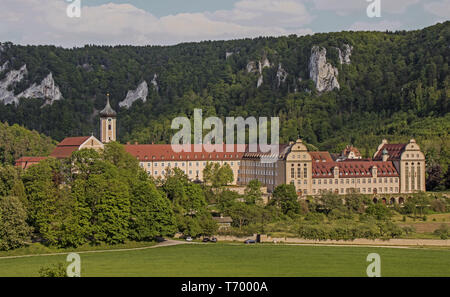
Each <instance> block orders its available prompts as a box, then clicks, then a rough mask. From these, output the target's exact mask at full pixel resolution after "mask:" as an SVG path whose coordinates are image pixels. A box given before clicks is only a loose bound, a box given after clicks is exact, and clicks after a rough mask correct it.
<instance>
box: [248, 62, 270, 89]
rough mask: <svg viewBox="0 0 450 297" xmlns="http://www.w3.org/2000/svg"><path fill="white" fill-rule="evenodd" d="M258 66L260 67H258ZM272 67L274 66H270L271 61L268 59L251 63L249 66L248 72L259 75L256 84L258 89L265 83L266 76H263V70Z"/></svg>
mask: <svg viewBox="0 0 450 297" xmlns="http://www.w3.org/2000/svg"><path fill="white" fill-rule="evenodd" d="M257 65H258V66H257ZM270 67H272V64H270V61H269V59H267V57H264V58H263V59H262V61H258V62H255V61H250V62H249V63H248V64H247V72H248V73H258V74H259V76H258V82H257V83H256V87H257V88H259V87H260V86H261V85H262V84H263V83H264V76H263V70H264V68H270Z"/></svg>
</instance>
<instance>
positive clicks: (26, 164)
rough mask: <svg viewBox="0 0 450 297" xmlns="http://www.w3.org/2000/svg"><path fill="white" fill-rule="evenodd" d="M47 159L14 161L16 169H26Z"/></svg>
mask: <svg viewBox="0 0 450 297" xmlns="http://www.w3.org/2000/svg"><path fill="white" fill-rule="evenodd" d="M47 158H48V157H21V158H19V159H17V160H16V167H21V168H22V169H27V168H28V167H30V166H32V165H35V164H38V163H39V162H41V161H43V160H45V159H47Z"/></svg>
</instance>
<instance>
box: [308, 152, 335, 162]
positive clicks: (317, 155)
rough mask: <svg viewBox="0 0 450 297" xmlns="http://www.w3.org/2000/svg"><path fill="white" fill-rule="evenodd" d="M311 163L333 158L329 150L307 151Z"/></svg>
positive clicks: (330, 160)
mask: <svg viewBox="0 0 450 297" xmlns="http://www.w3.org/2000/svg"><path fill="white" fill-rule="evenodd" d="M309 155H310V156H311V158H312V161H313V163H316V162H333V158H331V155H330V153H329V152H309Z"/></svg>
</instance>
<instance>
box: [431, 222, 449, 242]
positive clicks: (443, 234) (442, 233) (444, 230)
mask: <svg viewBox="0 0 450 297" xmlns="http://www.w3.org/2000/svg"><path fill="white" fill-rule="evenodd" d="M434 234H435V235H438V236H439V237H440V238H441V239H444V240H445V239H447V238H448V237H449V235H450V229H449V227H448V225H447V224H442V225H441V226H440V227H439V228H438V229H436V230H434Z"/></svg>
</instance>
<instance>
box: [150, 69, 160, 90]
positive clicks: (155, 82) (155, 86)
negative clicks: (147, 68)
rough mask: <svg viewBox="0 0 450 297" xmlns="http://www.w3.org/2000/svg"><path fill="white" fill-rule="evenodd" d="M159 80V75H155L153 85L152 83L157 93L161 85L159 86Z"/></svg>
mask: <svg viewBox="0 0 450 297" xmlns="http://www.w3.org/2000/svg"><path fill="white" fill-rule="evenodd" d="M157 79H158V74H156V73H155V75H154V76H153V79H152V81H151V83H152V85H153V87H154V88H155V90H156V92H159V85H158V81H157Z"/></svg>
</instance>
